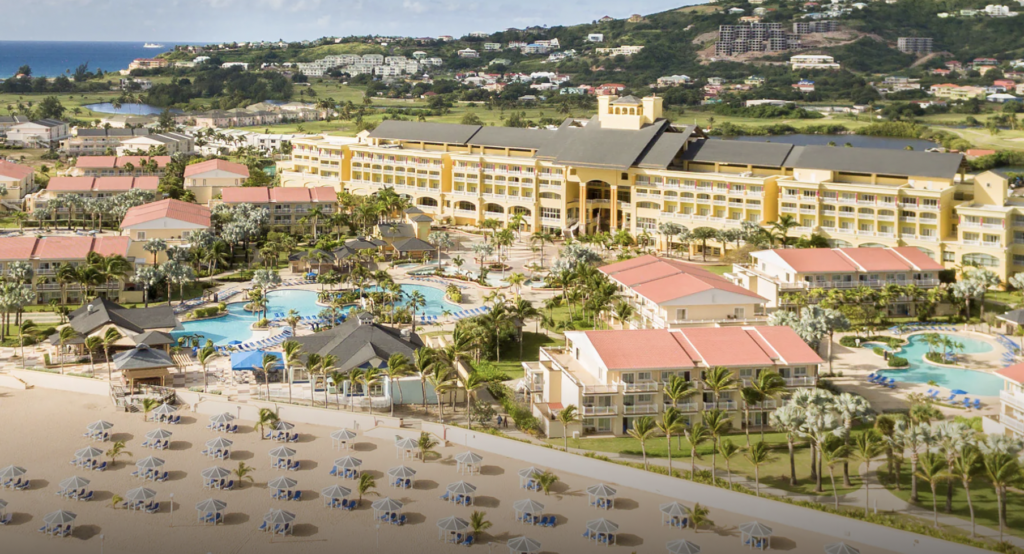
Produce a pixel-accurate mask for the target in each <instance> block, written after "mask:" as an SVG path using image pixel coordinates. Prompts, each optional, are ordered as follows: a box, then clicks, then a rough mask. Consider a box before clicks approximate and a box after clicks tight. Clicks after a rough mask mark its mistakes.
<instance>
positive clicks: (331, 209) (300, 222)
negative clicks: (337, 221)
mask: <svg viewBox="0 0 1024 554" xmlns="http://www.w3.org/2000/svg"><path fill="white" fill-rule="evenodd" d="M221 201H222V202H223V203H225V204H254V205H256V206H259V207H262V208H266V209H267V212H268V213H269V217H270V219H269V222H268V224H269V225H270V226H271V227H283V228H286V229H288V230H297V229H298V228H299V227H305V228H307V229H308V228H309V226H310V225H312V224H313V221H312V220H311V219H310V218H309V217H308V216H309V215H310V213H311V212H313V211H314V210H315V209H316V208H319V209H320V212H321V214H322V215H321V216H320V221H318V222H317V225H318V226H326V224H327V221H326V218H327V217H329V216H330V215H332V214H334V213H335V210H336V209H337V206H338V194H337V192H335V190H334V187H316V188H308V189H306V188H282V187H274V188H267V187H238V188H225V189H223V190H222V191H221Z"/></svg>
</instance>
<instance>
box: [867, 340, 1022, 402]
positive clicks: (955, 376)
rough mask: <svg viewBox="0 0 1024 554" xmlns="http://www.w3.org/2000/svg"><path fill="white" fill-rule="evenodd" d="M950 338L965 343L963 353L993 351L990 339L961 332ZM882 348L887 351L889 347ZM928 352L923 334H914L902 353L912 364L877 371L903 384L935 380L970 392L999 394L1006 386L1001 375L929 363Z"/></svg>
mask: <svg viewBox="0 0 1024 554" xmlns="http://www.w3.org/2000/svg"><path fill="white" fill-rule="evenodd" d="M943 336H946V335H943ZM949 337H950V338H951V339H953V340H955V341H957V342H961V343H963V345H964V351H963V354H980V353H982V352H990V351H991V350H992V345H991V344H990V343H988V342H987V341H983V340H978V339H973V338H970V337H964V336H961V335H949ZM868 346H869V347H870V346H874V345H868ZM883 348H886V349H887V350H888V348H887V347H883ZM927 352H928V343H926V342H925V341H924V337H923V335H913V336H911V337H910V339H909V343H908V344H906V345H904V346H903V350H902V351H901V352H900V353H899V356H901V357H903V358H906V359H907V360H908V361H909V362H910V367H909V368H907V369H887V370H882V371H879V372H878V373H880V374H882V375H885V376H886V377H891V378H893V379H895V380H896V381H898V382H903V383H928V382H929V381H935V382H936V383H938V384H939V386H941V387H943V388H947V389H963V390H965V391H967V392H968V393H969V394H971V395H981V396H999V391H1000V390H1002V389H1003V379H1002V378H1001V377H997V376H996V375H993V374H990V373H984V372H981V371H974V370H970V369H959V368H953V367H940V366H937V365H934V364H931V363H928V362H927V361H925V360H924V355H925V354H926V353H927Z"/></svg>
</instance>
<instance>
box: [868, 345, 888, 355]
mask: <svg viewBox="0 0 1024 554" xmlns="http://www.w3.org/2000/svg"><path fill="white" fill-rule="evenodd" d="M871 351H872V352H874V353H875V354H878V355H879V356H885V350H882V347H881V346H876V347H874V348H872V349H871Z"/></svg>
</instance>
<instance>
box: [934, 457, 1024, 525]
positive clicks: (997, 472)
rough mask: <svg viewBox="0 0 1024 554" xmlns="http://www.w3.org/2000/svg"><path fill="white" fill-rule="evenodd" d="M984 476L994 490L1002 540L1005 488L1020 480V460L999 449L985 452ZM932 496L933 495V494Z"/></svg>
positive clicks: (1004, 517) (1004, 522)
mask: <svg viewBox="0 0 1024 554" xmlns="http://www.w3.org/2000/svg"><path fill="white" fill-rule="evenodd" d="M983 463H984V465H985V478H986V479H988V482H989V483H992V488H993V489H994V490H995V492H996V502H997V503H998V506H997V507H996V509H997V512H998V513H999V542H1002V541H1003V528H1004V527H1006V500H1005V499H1006V489H1007V488H1008V487H1010V486H1011V485H1015V484H1017V483H1019V482H1020V470H1021V466H1020V462H1018V461H1017V457H1016V456H1014V455H1013V454H1010V453H1007V452H1000V451H991V452H986V453H985V458H984V460H983ZM933 496H934V495H933Z"/></svg>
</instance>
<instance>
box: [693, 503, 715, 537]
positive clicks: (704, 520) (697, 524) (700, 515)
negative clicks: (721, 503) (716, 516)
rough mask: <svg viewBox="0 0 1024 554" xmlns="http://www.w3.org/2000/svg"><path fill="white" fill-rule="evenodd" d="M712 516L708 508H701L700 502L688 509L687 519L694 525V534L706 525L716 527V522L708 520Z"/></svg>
mask: <svg viewBox="0 0 1024 554" xmlns="http://www.w3.org/2000/svg"><path fill="white" fill-rule="evenodd" d="M710 515H711V510H710V509H708V507H707V506H701V505H700V502H697V503H696V504H694V505H693V507H692V508H687V509H686V516H687V518H686V519H689V520H690V523H691V524H692V525H693V532H694V533H696V532H697V531H698V530H700V528H701V527H704V526H705V525H714V524H715V522H714V521H711V520H710V519H708V516H710Z"/></svg>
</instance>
